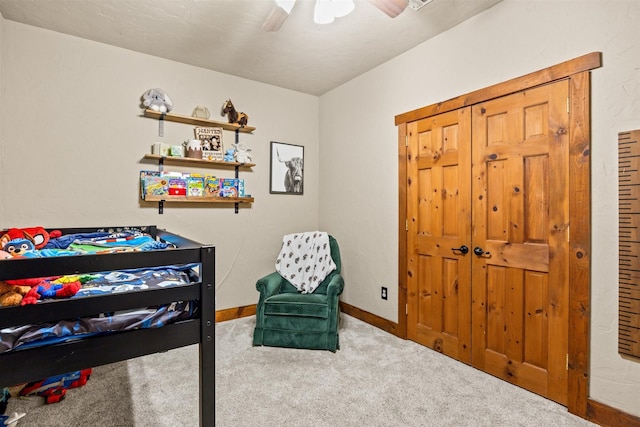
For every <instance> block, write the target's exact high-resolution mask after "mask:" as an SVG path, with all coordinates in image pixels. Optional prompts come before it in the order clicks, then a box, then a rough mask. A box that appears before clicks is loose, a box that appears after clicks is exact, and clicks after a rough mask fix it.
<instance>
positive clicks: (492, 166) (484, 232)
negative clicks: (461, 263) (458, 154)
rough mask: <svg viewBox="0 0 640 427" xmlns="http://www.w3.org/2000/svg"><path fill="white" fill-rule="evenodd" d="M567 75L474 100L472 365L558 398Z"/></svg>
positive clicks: (563, 324)
mask: <svg viewBox="0 0 640 427" xmlns="http://www.w3.org/2000/svg"><path fill="white" fill-rule="evenodd" d="M568 105H569V104H568V82H567V81H560V82H558V83H554V84H550V85H546V86H542V87H538V88H535V89H531V90H527V91H523V92H519V93H517V94H514V95H509V96H505V97H503V98H498V99H495V100H492V101H488V102H484V103H482V104H477V105H474V106H473V107H472V108H473V111H472V123H473V133H472V138H473V153H472V157H473V166H472V200H473V220H472V221H473V247H474V248H478V249H477V250H478V252H480V251H484V253H482V254H479V255H478V254H472V259H473V267H472V268H473V277H472V283H473V285H472V287H473V289H472V301H473V302H472V322H473V332H472V346H473V354H472V359H473V365H474V366H475V367H477V368H479V369H482V370H484V371H486V372H488V373H490V374H493V375H495V376H497V377H500V378H503V379H505V380H507V381H510V382H512V383H514V384H517V385H519V386H521V387H524V388H526V389H529V390H531V391H533V392H535V393H537V394H540V395H543V396H546V397H548V398H550V399H552V400H555V401H557V402H559V403H562V404H566V401H567V357H568V344H567V340H568V313H569V307H568V301H569V287H568V254H569V247H568V243H569V194H568V182H569V176H568V170H569V168H568V166H569V165H568V159H569V152H568V131H567V129H568V123H569V117H568V116H569V115H568V111H567V110H568Z"/></svg>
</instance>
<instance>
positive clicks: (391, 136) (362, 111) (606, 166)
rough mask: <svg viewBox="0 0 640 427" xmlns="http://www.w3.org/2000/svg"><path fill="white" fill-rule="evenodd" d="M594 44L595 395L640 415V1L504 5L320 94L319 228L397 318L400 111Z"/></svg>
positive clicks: (363, 289) (366, 302)
mask: <svg viewBox="0 0 640 427" xmlns="http://www.w3.org/2000/svg"><path fill="white" fill-rule="evenodd" d="M593 51H601V52H603V62H604V67H603V68H600V69H596V70H594V71H593V73H592V119H593V122H592V156H591V161H592V198H593V201H592V213H593V215H592V216H593V220H592V236H593V238H592V248H593V253H592V258H591V260H592V273H591V278H592V323H591V348H592V352H591V390H590V395H591V397H593V398H594V399H596V400H599V401H601V402H604V403H606V404H609V405H611V406H614V407H617V408H620V409H622V410H624V411H626V412H628V413H631V414H634V415H640V400H639V398H638V396H639V395H640V363H639V362H638V361H637V360H635V361H633V360H630V359H625V358H623V357H621V356H620V355H618V353H617V318H618V317H617V316H618V312H617V306H618V300H617V298H618V295H617V235H618V230H617V133H618V132H620V131H625V130H631V129H638V128H640V2H638V1H636V0H614V1H604V0H599V1H592V0H589V1H584V0H581V1H573V0H572V1H569V0H567V1H531V0H505V1H504V2H502V3H500V4H498V5H496V6H494V7H493V8H491V9H489V10H487V11H485V12H484V13H482V14H480V15H478V16H476V17H474V18H472V19H471V20H469V21H467V22H464V23H462V24H460V25H458V26H457V27H454V28H453V29H451V30H449V31H447V32H446V33H444V34H441V35H440V36H438V37H436V38H434V39H432V40H430V41H427V42H425V43H423V44H421V45H420V46H418V47H416V48H414V49H412V50H411V51H409V52H406V53H405V54H403V55H400V56H399V57H397V58H395V59H393V60H391V61H389V62H387V63H385V64H383V65H381V66H379V67H377V68H376V69H374V70H372V71H370V72H368V73H366V74H364V75H362V76H360V77H358V78H356V79H354V80H352V81H350V82H349V83H347V84H345V85H343V86H341V87H339V88H337V89H335V90H333V91H332V92H330V93H328V94H325V95H324V96H322V97H321V103H320V112H321V115H320V117H321V119H320V129H321V149H320V165H321V166H320V176H321V184H320V226H321V228H326V229H331V230H332V231H333V232H334V234H335V235H336V236H337V237H338V238H339V239H340V241H341V242H342V252H343V258H344V265H345V273H344V274H345V291H344V300H345V301H346V302H347V303H349V304H352V305H354V306H356V307H359V308H361V309H363V310H366V311H369V312H371V313H374V314H377V315H379V316H382V317H385V318H387V319H390V320H394V321H395V320H397V308H396V307H397V286H396V282H397V263H398V260H397V219H398V218H397V215H398V214H397V210H398V208H397V204H398V202H397V194H398V192H397V148H396V147H397V146H396V144H397V130H396V127H395V126H394V121H393V118H394V116H395V115H396V114H400V113H403V112H406V111H410V110H413V109H416V108H419V107H422V106H425V105H429V104H433V103H436V102H439V101H444V100H446V99H449V98H452V97H455V96H458V95H462V94H464V93H468V92H471V91H473V90H477V89H481V88H484V87H486V86H489V85H492V84H495V83H499V82H502V81H505V80H508V79H511V78H515V77H518V76H521V75H524V74H527V73H529V72H532V71H536V70H539V69H541V68H545V67H548V66H551V65H554V64H557V63H560V62H563V61H566V60H569V59H572V58H575V57H578V56H580V55H583V54H586V53H589V52H593ZM345 189H348V190H345ZM381 285H388V286H389V300H388V301H382V300H381V299H380V286H381Z"/></svg>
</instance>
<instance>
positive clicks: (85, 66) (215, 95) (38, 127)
mask: <svg viewBox="0 0 640 427" xmlns="http://www.w3.org/2000/svg"><path fill="white" fill-rule="evenodd" d="M2 25H3V31H2V33H1V34H2V36H1V37H2V39H1V41H2V56H1V60H2V63H3V67H2V68H1V69H0V70H1V72H2V82H3V85H2V93H1V99H2V104H1V114H0V118H1V119H2V121H3V123H4V126H2V128H1V130H0V141H1V142H0V150H1V151H0V152H1V154H2V157H1V158H0V194H1V195H2V199H1V206H2V208H0V212H2V217H0V220H1V222H0V227H9V226H32V225H38V224H41V225H43V226H46V227H63V226H105V225H140V224H157V225H158V226H159V227H162V228H167V229H169V230H172V231H174V232H176V233H179V234H182V235H184V236H186V237H189V238H192V239H195V240H198V241H200V242H203V243H211V244H214V245H215V246H216V255H217V258H216V299H217V308H218V309H224V308H230V307H238V306H243V305H249V304H255V303H256V302H257V300H258V293H257V291H256V290H255V282H256V279H257V278H259V277H260V276H261V275H263V274H266V273H269V272H271V271H274V260H275V258H276V256H277V254H278V251H279V249H280V243H281V239H282V235H283V234H285V233H290V232H296V231H306V230H310V229H317V226H318V139H319V132H318V116H319V113H318V106H319V101H318V98H317V97H315V96H309V95H304V94H301V93H298V92H293V91H290V90H284V89H281V88H277V87H274V86H269V85H265V84H261V83H257V82H253V81H249V80H244V79H240V78H237V77H233V76H229V75H224V74H220V73H216V72H213V71H209V70H205V69H202V68H197V67H193V66H188V65H184V64H180V63H177V62H172V61H167V60H164V59H160V58H156V57H153V56H148V55H142V54H139V53H136V52H132V51H128V50H124V49H119V48H114V47H111V46H107V45H104V44H100V43H96V42H93V41H88V40H83V39H79V38H75V37H71V36H67V35H63V34H59V33H55V32H51V31H47V30H42V29H39V28H35V27H31V26H26V25H22V24H18V23H15V22H13V21H4V22H2ZM153 87H159V88H162V89H163V90H165V91H166V92H167V93H168V94H169V96H170V97H171V99H172V101H173V104H174V112H176V113H181V114H184V115H190V114H191V111H192V109H193V107H195V106H196V105H205V106H208V108H209V110H210V111H211V113H212V118H213V119H219V120H224V118H222V117H220V116H219V114H220V107H221V105H222V102H223V101H224V100H225V99H226V98H227V97H231V98H232V100H233V102H234V103H235V105H236V106H237V108H238V109H239V110H241V111H245V112H247V113H248V114H249V115H250V124H251V125H252V126H255V127H256V128H257V130H256V131H255V133H254V134H253V135H246V134H241V140H243V141H245V142H247V144H248V145H249V146H250V147H251V148H252V149H253V151H252V153H253V155H254V162H255V163H256V164H257V166H255V168H254V169H253V172H250V173H244V174H242V177H244V178H245V179H246V189H247V191H248V192H250V193H251V194H252V195H253V196H254V197H255V203H254V204H253V207H252V208H251V209H246V208H245V209H241V210H240V213H239V214H238V215H235V214H234V211H233V205H226V206H225V207H220V206H218V205H204V204H198V205H175V206H165V213H164V215H159V214H158V209H157V205H149V206H144V207H141V206H140V203H139V200H138V199H139V195H138V173H139V171H140V170H141V169H157V165H155V166H154V165H153V164H150V163H148V164H141V159H142V157H143V155H144V154H145V153H148V152H150V146H151V144H152V143H153V142H155V141H161V140H163V141H164V142H167V143H176V144H177V143H180V142H182V141H183V140H185V139H187V138H190V137H193V128H192V127H191V126H187V125H182V124H176V123H166V124H165V137H164V138H162V139H159V138H158V137H157V131H158V121H156V120H151V119H147V118H142V117H139V115H140V112H141V109H140V106H139V104H140V96H141V95H142V94H143V93H144V92H145V91H146V90H147V89H149V88H153ZM233 136H234V134H233V133H232V132H225V135H224V137H225V143H231V142H233ZM271 140H274V141H280V142H286V143H291V144H299V145H304V147H305V178H306V182H305V188H304V190H305V194H304V195H303V196H283V195H270V194H269V189H268V185H269V142H270V141H271ZM167 169H168V170H183V168H180V167H171V168H170V167H167ZM189 170H192V171H193V172H203V173H210V172H213V173H216V174H217V175H218V176H227V177H230V176H232V175H233V171H232V170H215V169H189Z"/></svg>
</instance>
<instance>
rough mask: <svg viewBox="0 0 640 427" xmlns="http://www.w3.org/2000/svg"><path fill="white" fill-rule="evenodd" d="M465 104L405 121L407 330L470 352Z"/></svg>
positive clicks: (465, 355)
mask: <svg viewBox="0 0 640 427" xmlns="http://www.w3.org/2000/svg"><path fill="white" fill-rule="evenodd" d="M470 112H471V111H470V109H469V108H466V109H462V110H458V111H453V112H449V113H445V114H441V115H438V116H435V117H430V118H429V119H425V120H420V121H417V122H413V123H409V124H408V126H407V129H408V134H409V138H408V146H407V177H408V179H407V218H408V221H407V222H408V223H407V233H408V234H407V247H408V257H407V258H408V259H407V261H408V283H407V302H408V304H407V335H408V338H409V339H412V340H414V341H416V342H419V343H421V344H423V345H425V346H427V347H430V348H432V349H434V350H437V351H440V352H442V353H444V354H447V355H449V356H451V357H454V358H456V359H458V360H461V361H463V362H465V363H470V360H471V347H470V344H471V318H470V314H471V308H470V302H471V288H470V284H471V270H470V268H471V258H470V252H467V253H466V254H465V253H463V252H464V250H459V249H458V248H462V246H466V247H468V246H469V245H470V243H471V237H470V233H471V225H470V217H471V207H470V204H471V201H470V194H471V193H470V188H469V183H470V179H471V177H470V171H471V145H470V134H471V125H470V121H469V119H470Z"/></svg>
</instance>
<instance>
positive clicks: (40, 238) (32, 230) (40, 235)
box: [0, 227, 62, 249]
mask: <svg viewBox="0 0 640 427" xmlns="http://www.w3.org/2000/svg"><path fill="white" fill-rule="evenodd" d="M61 235H62V233H61V232H60V230H52V231H51V232H47V230H45V229H44V228H42V227H28V228H10V229H8V230H5V231H2V232H0V236H2V237H0V248H4V246H5V245H6V244H7V243H9V242H10V241H11V240H15V239H27V240H30V241H31V243H33V246H34V247H35V248H36V249H42V248H44V247H45V246H46V245H47V243H49V239H55V238H57V237H60V236H61Z"/></svg>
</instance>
